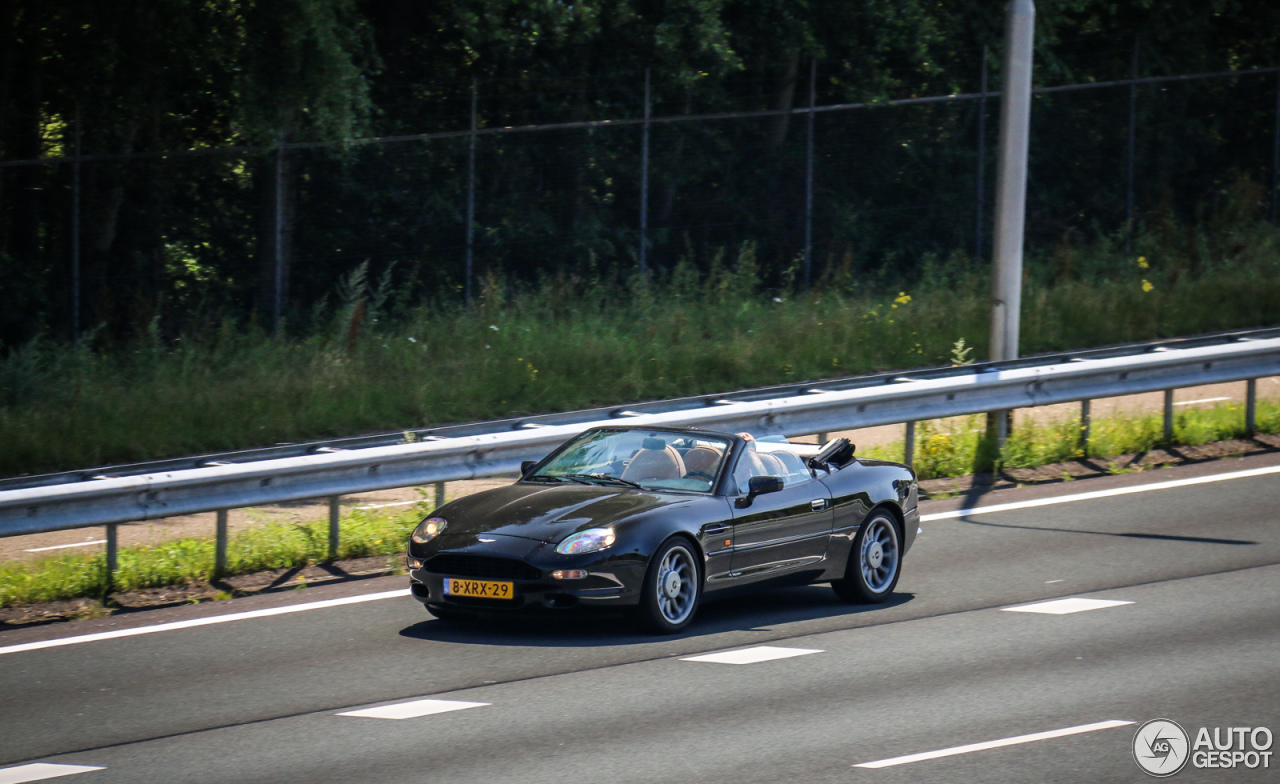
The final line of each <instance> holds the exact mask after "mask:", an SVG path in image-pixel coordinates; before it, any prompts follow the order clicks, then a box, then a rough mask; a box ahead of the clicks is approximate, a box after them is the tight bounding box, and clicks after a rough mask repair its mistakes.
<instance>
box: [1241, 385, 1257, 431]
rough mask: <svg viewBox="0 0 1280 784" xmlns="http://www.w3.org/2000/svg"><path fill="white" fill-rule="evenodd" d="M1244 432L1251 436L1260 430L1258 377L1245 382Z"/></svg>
mask: <svg viewBox="0 0 1280 784" xmlns="http://www.w3.org/2000/svg"><path fill="white" fill-rule="evenodd" d="M1244 432H1245V435H1247V436H1249V437H1250V438H1252V437H1253V436H1254V435H1256V434H1257V432H1258V379H1256V378H1251V379H1249V380H1248V381H1247V382H1245V387H1244Z"/></svg>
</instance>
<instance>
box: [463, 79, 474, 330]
mask: <svg viewBox="0 0 1280 784" xmlns="http://www.w3.org/2000/svg"><path fill="white" fill-rule="evenodd" d="M476 96H477V89H476V80H475V78H472V79H471V134H470V137H469V138H468V142H467V269H466V276H467V280H466V284H465V285H464V286H463V291H464V293H463V299H464V301H465V303H466V304H467V306H468V307H470V305H471V277H472V264H473V261H472V260H473V258H474V257H473V254H474V252H475V251H474V248H475V219H476Z"/></svg>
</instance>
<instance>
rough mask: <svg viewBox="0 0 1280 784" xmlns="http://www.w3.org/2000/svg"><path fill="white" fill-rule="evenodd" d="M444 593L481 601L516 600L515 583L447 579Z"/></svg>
mask: <svg viewBox="0 0 1280 784" xmlns="http://www.w3.org/2000/svg"><path fill="white" fill-rule="evenodd" d="M444 592H445V593H446V594H448V595H449V596H474V597H477V598H480V599H514V598H515V596H516V588H515V584H514V583H499V582H493V581H490V580H459V579H457V578H456V577H446V578H445V581H444Z"/></svg>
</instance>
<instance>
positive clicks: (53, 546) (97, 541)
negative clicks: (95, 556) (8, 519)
mask: <svg viewBox="0 0 1280 784" xmlns="http://www.w3.org/2000/svg"><path fill="white" fill-rule="evenodd" d="M106 543H107V540H106V539H94V540H92V541H88V542H72V543H71V544H51V545H49V546H48V547H32V548H31V549H30V550H23V551H22V552H24V553H43V552H44V551H45V550H63V549H66V548H68V547H88V546H89V545H91V544H106Z"/></svg>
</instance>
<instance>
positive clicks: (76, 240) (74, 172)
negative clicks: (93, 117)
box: [71, 101, 80, 341]
mask: <svg viewBox="0 0 1280 784" xmlns="http://www.w3.org/2000/svg"><path fill="white" fill-rule="evenodd" d="M71 181H72V182H71V190H72V194H71V339H72V340H73V341H79V340H80V102H79V101H76V159H75V163H74V164H73V165H72V168H71Z"/></svg>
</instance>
